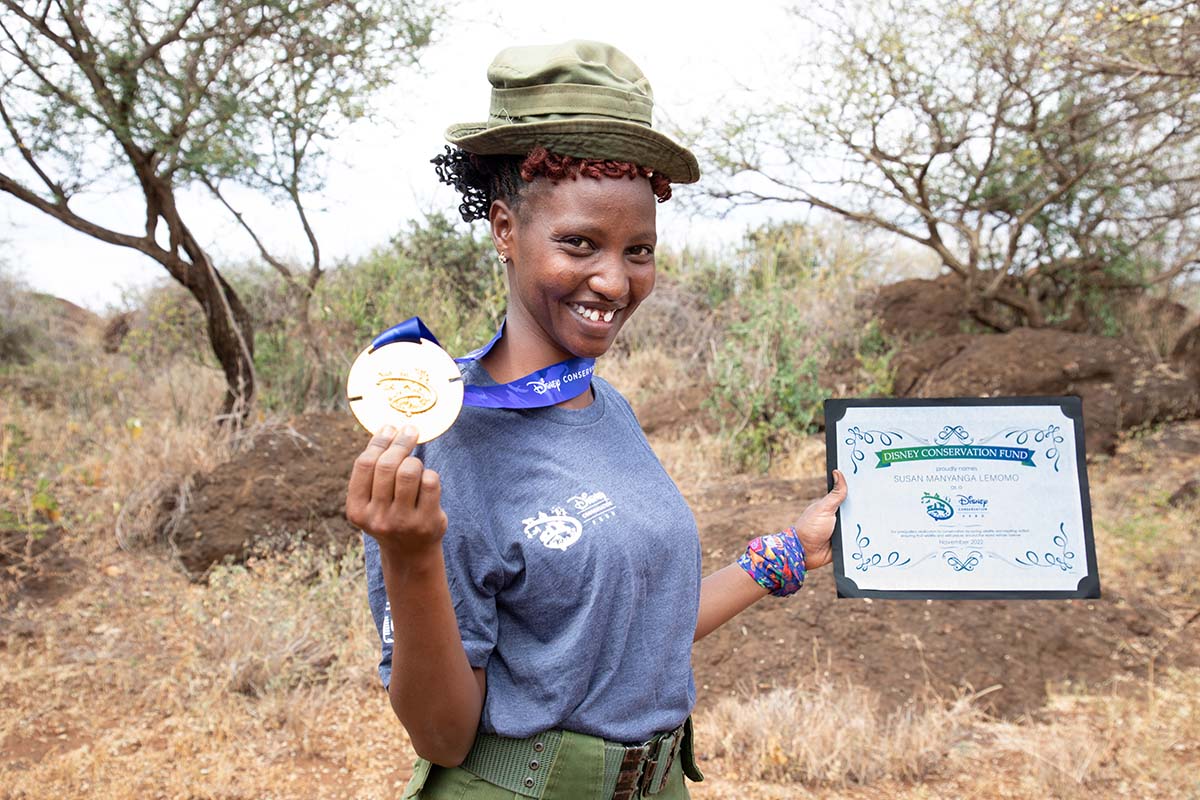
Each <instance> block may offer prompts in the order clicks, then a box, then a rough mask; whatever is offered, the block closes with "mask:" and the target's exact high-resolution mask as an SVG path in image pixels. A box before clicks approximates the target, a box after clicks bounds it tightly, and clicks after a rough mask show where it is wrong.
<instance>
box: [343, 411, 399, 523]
mask: <svg viewBox="0 0 1200 800" xmlns="http://www.w3.org/2000/svg"><path fill="white" fill-rule="evenodd" d="M395 435H396V429H395V428H393V427H392V426H391V425H385V426H383V427H382V428H380V429H379V432H378V433H376V434H375V435H374V436H372V437H371V441H370V442H368V443H367V446H366V449H364V450H363V451H362V452H361V453H359V454H358V458H356V459H354V467H353V468H352V469H351V470H350V488H349V490H348V492H347V497H348V500H347V502H348V503H361V504H364V505H365V504H366V503H368V502H370V500H371V483H372V481H373V480H374V478H375V462H377V461H378V460H379V456H381V455H382V454H383V452H384V451H385V450H387V448H388V445H390V444H391V443H392V437H394V436H395Z"/></svg>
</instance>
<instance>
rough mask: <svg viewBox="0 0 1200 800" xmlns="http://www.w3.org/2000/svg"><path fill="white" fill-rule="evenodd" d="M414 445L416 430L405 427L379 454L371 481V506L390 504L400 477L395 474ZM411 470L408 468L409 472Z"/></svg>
mask: <svg viewBox="0 0 1200 800" xmlns="http://www.w3.org/2000/svg"><path fill="white" fill-rule="evenodd" d="M381 433H382V431H381ZM372 441H374V439H372ZM416 443H417V431H416V429H415V428H413V427H412V426H408V425H406V426H405V427H404V430H402V431H401V432H400V433H399V435H397V436H396V437H395V438H394V439H392V441H391V443H390V444H389V445H388V446H387V448H386V449H384V451H383V452H382V453H380V454H379V457H378V460H377V461H376V462H375V474H374V477H373V478H372V480H371V503H372V505H375V504H379V505H387V504H389V503H391V502H392V497H393V496H394V494H395V492H396V484H397V481H398V480H399V477H400V476H399V475H397V472H398V471H399V470H400V465H401V464H403V463H404V462H405V460H407V459H408V455H409V453H411V452H412V449H413V447H414V446H415V445H416ZM411 469H412V467H411V466H410V467H409V470H410V472H411Z"/></svg>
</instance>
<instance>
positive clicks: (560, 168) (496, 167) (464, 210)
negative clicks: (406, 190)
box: [432, 146, 671, 222]
mask: <svg viewBox="0 0 1200 800" xmlns="http://www.w3.org/2000/svg"><path fill="white" fill-rule="evenodd" d="M432 163H433V165H434V169H435V170H436V171H437V176H438V180H440V181H441V182H442V183H445V184H447V185H449V186H453V187H454V188H455V189H457V190H458V192H459V193H460V194H461V195H462V198H463V201H462V203H461V204H460V205H459V207H458V213H459V214H460V215H461V216H462V218H463V219H464V220H465V221H467V222H470V221H471V220H476V219H487V215H488V210H489V209H490V208H491V205H492V201H494V200H504V201H506V202H508V203H511V204H513V205H514V207H515V206H516V205H519V204H520V199H521V190H522V189H523V188H524V187H525V186H527V185H528V184H529V183H530V182H531V181H533V180H534V179H535V178H543V177H544V178H549V179H550V180H551V181H554V182H558V181H561V180H565V179H570V180H575V178H576V177H578V176H579V175H583V176H585V177H589V178H629V179H630V180H633V179H635V178H638V177H642V178H646V179H647V180H649V181H650V188H651V190H652V191H653V192H654V196H655V197H657V198H658V202H660V203H662V202H665V201H667V200H668V199H669V198H670V197H671V177H670V176H669V175H663V174H662V173H660V172H655V171H653V170H651V169H648V168H646V167H643V166H640V165H638V164H633V163H631V162H629V161H607V160H604V159H596V158H574V157H572V156H564V155H560V154H558V153H552V152H550V151H549V150H547V149H546V148H544V147H535V148H534V149H533V150H532V151H530V152H529V154H528V155H526V156H524V157H521V156H509V155H492V156H484V155H479V154H477V153H468V152H466V151H465V150H461V149H457V148H455V149H453V150H452V149H451V148H450V147H449V146H447V147H446V152H445V153H443V154H440V155H438V156H436V157H435V158H433V159H432Z"/></svg>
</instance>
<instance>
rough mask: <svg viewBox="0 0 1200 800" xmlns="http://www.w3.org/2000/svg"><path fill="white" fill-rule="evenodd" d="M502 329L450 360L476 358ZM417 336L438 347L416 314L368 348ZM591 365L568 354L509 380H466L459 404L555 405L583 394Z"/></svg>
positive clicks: (488, 348)
mask: <svg viewBox="0 0 1200 800" xmlns="http://www.w3.org/2000/svg"><path fill="white" fill-rule="evenodd" d="M503 333H504V324H503V323H501V325H500V330H498V331H496V335H495V336H493V337H492V340H491V341H490V342H488V343H487V344H485V345H484V346H483V347H480V348H479V349H478V350H472V351H471V352H470V353H467V354H466V355H465V356H463V357H462V358H456V359H454V360H455V361H456V362H457V363H459V364H467V363H470V362H472V361H478V360H479V359H481V358H483V357H484V356H485V355H487V354H488V353H489V352H490V351H491V349H492V347H493V346H494V345H495V344H496V342H498V341H500V337H501V335H503ZM421 339H427V340H428V341H430V342H433V343H434V344H436V345H437V346H438V347H441V344H440V343H439V342H438V340H437V337H436V336H434V335H433V332H432V331H430V330H429V328H427V327H425V323H424V322H422V321H421V318H420V317H410V318H409V319H406V320H404V322H401V323H400V324H399V325H393V326H392V327H390V328H388V329H387V330H386V331H384V332H383V333H381V334H379V335H378V336H376V337H375V340H374V341H373V342H371V350H372V351H374V350H378V349H379V348H380V347H383V346H385V345H388V344H391V343H392V342H419V341H420V340H421ZM595 368H596V360H595V359H594V358H569V359H567V360H566V361H560V362H558V363H557V364H551V365H550V366H548V367H543V368H542V369H539V370H537V371H536V372H531V373H529V374H528V375H526V376H525V377H523V378H518V379H517V380H515V381H510V382H509V383H502V384H498V385H496V386H474V385H472V384H467V385H465V386H464V387H463V405H465V406H477V407H479V408H543V407H545V406H554V405H558V404H559V403H562V402H564V401H566V400H570V399H572V398H574V397H578V396H579V395H581V394H583V393H584V392H585V391H586V390H587V388H588V387H589V386H591V385H592V371H593V370H594V369H595Z"/></svg>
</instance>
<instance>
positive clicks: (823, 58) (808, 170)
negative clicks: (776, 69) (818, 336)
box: [700, 0, 1200, 330]
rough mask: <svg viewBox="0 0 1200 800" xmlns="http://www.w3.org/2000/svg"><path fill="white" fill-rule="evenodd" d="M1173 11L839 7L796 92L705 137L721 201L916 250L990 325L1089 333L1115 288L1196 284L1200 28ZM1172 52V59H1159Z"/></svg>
mask: <svg viewBox="0 0 1200 800" xmlns="http://www.w3.org/2000/svg"><path fill="white" fill-rule="evenodd" d="M1177 5H1178V4H1176V3H1170V2H1155V1H1154V0H1147V2H1142V3H1138V4H1137V7H1138V9H1139V12H1138V13H1139V15H1140V16H1138V17H1137V18H1136V21H1132V20H1125V18H1124V16H1118V18H1117V22H1114V19H1113V18H1112V17H1113V15H1112V14H1111V12H1110V8H1111V7H1110V6H1107V5H1106V6H1105V7H1104V9H1105V11H1104V13H1102V14H1101V15H1100V17H1101V18H1100V19H1099V20H1097V19H1096V13H1097V6H1096V5H1095V4H1094V3H1084V2H1080V0H1052V1H1051V2H1044V1H1043V0H966V1H965V2H962V3H935V2H932V0H890V2H876V3H867V4H862V5H859V6H852V7H850V8H849V9H847V8H844V7H839V8H838V9H836V10H828V12H827V13H826V14H824V15H822V16H821V17H820V18H819V19H818V20H817V21H816V23H817V29H818V30H819V37H818V42H817V44H816V46H815V47H814V49H813V50H812V51H811V52H812V55H813V58H812V59H811V63H808V64H805V65H803V66H802V67H801V68H800V69H798V70H797V73H796V74H797V75H799V76H804V75H807V76H809V77H810V78H811V80H810V81H808V82H807V83H803V82H801V81H799V80H798V82H797V90H798V91H797V92H796V95H797V96H794V97H789V98H773V99H772V100H771V101H770V102H767V103H765V104H764V105H763V106H762V107H761V108H759V109H757V110H754V111H742V112H740V113H735V114H734V115H732V117H731V118H729V119H727V121H726V122H725V123H724V124H717V125H708V126H707V131H708V132H707V133H706V134H703V135H702V141H701V143H700V147H701V149H702V150H703V151H704V152H705V153H706V155H707V156H708V158H709V161H710V162H711V163H713V164H714V165H716V167H717V172H718V175H719V177H718V179H717V180H715V181H711V182H710V189H709V194H710V195H711V196H713V197H716V198H719V199H720V200H722V201H729V202H732V203H734V204H737V203H762V202H766V201H778V202H784V203H799V204H804V205H807V206H810V207H815V208H820V209H824V210H826V211H829V212H832V213H834V214H837V215H840V216H842V217H844V218H846V219H849V220H852V221H855V222H859V223H863V224H866V225H868V226H872V227H875V228H879V229H883V230H886V231H889V232H891V233H893V234H895V235H897V236H901V237H903V238H906V239H909V240H911V241H913V242H916V243H918V244H920V245H923V246H925V247H927V248H929V249H931V250H932V251H933V252H935V253H936V254H937V256H938V258H939V259H940V260H941V263H942V264H943V265H945V267H946V268H948V269H949V270H950V271H951V272H953V273H955V274H957V275H958V276H960V277H961V278H962V279H963V280H964V282H965V284H966V287H967V296H968V297H969V298H970V303H971V307H970V308H969V309H968V311H969V312H970V313H971V314H972V315H973V316H974V317H975V318H976V319H978V320H979V321H981V322H983V323H985V324H987V325H989V326H990V327H992V328H995V329H997V330H1006V329H1008V328H1010V327H1012V326H1014V325H1019V324H1025V325H1030V326H1034V327H1042V326H1049V325H1061V326H1065V327H1072V328H1081V327H1084V326H1086V325H1087V311H1088V309H1089V308H1094V307H1095V306H1096V304H1097V303H1099V302H1102V301H1104V300H1105V299H1106V298H1110V297H1112V295H1113V293H1114V292H1141V291H1145V290H1146V289H1148V288H1149V287H1152V286H1155V285H1163V284H1169V283H1171V282H1175V281H1179V280H1184V279H1186V278H1187V276H1189V275H1192V274H1194V273H1195V272H1196V271H1197V269H1200V164H1198V160H1197V158H1196V153H1197V148H1198V146H1200V77H1197V76H1196V75H1194V74H1185V72H1186V71H1185V70H1184V69H1183V67H1185V66H1186V67H1187V68H1188V69H1190V70H1192V71H1193V72H1194V69H1195V65H1194V63H1191V64H1187V63H1185V61H1184V60H1183V59H1180V58H1179V56H1180V54H1181V53H1182V52H1188V51H1181V50H1179V49H1178V47H1183V46H1184V45H1183V44H1182V43H1183V42H1185V41H1186V43H1187V44H1186V47H1189V48H1191V50H1190V52H1195V51H1196V49H1198V48H1200V28H1198V27H1197V25H1196V24H1195V8H1194V7H1195V5H1196V4H1195V3H1191V4H1188V6H1187V7H1186V8H1182V7H1177ZM1155 8H1158V9H1159V11H1158V12H1156V11H1155V10H1154V9H1155ZM1160 12H1161V13H1160ZM1156 14H1157V15H1156ZM1151 17H1153V19H1151ZM1142 20H1146V22H1145V24H1142ZM1114 24H1115V25H1116V26H1117V27H1115V28H1114ZM1167 41H1170V42H1174V43H1175V45H1176V46H1177V48H1176V49H1175V50H1172V51H1171V52H1172V54H1173V56H1175V60H1173V61H1156V62H1152V59H1155V58H1158V55H1156V54H1159V53H1161V52H1162V48H1161V46H1160V44H1161V43H1163V42H1167ZM1118 57H1120V58H1121V59H1122V61H1121V63H1122V64H1124V66H1122V67H1121V68H1117V63H1116V61H1115V59H1117V58H1118ZM1138 59H1142V60H1145V61H1146V63H1147V64H1150V63H1160V64H1162V65H1166V66H1163V67H1162V68H1160V69H1156V70H1150V69H1140V68H1138V67H1136V64H1137V63H1139V62H1138ZM1126 62H1128V63H1126ZM1172 65H1173V66H1178V67H1180V69H1173V68H1172Z"/></svg>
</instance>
